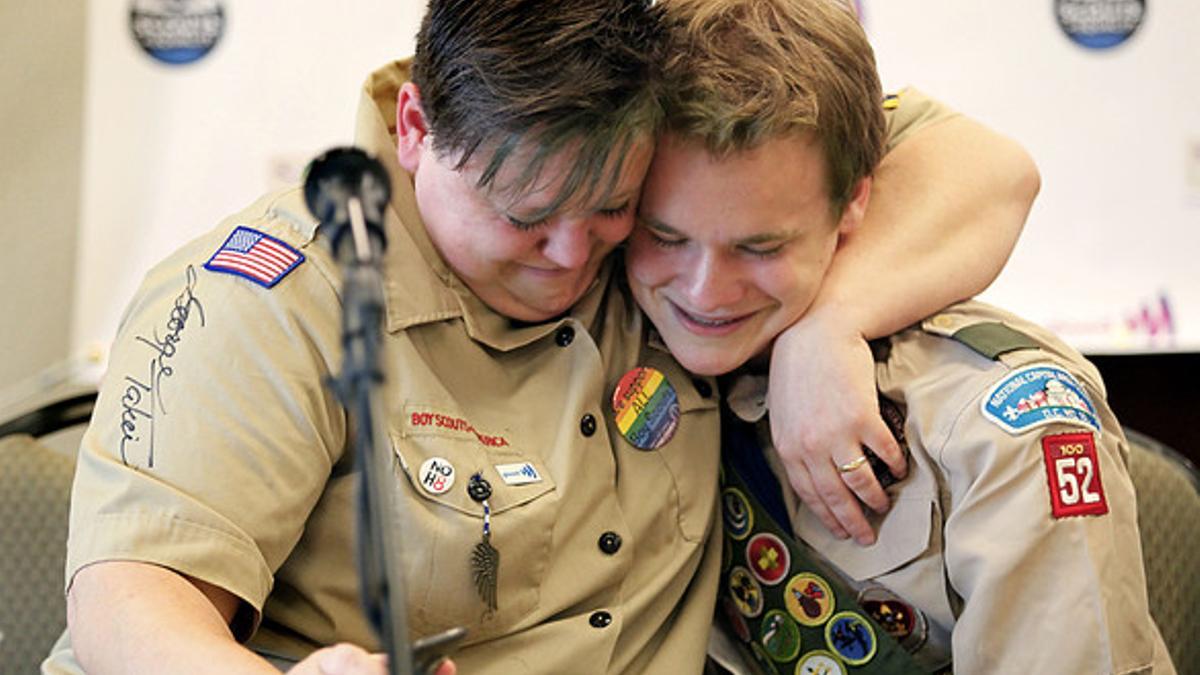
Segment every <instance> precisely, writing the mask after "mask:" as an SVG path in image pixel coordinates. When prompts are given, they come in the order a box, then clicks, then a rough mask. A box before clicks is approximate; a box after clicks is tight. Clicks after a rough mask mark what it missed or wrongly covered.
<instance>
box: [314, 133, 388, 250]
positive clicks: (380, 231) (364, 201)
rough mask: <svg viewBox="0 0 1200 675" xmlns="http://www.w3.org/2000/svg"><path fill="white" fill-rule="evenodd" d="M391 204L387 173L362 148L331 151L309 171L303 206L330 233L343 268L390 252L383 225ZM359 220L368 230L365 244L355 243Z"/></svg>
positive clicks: (318, 159) (362, 242) (343, 148)
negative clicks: (344, 265) (306, 206)
mask: <svg viewBox="0 0 1200 675" xmlns="http://www.w3.org/2000/svg"><path fill="white" fill-rule="evenodd" d="M390 198H391V181H390V179H389V178H388V173H387V169H385V168H384V167H383V164H381V163H380V162H379V160H377V159H375V158H374V157H372V156H370V155H369V154H367V153H366V152H364V151H363V150H361V149H359V148H355V147H342V148H334V149H332V150H328V151H326V152H324V153H322V154H321V155H320V156H318V157H317V158H316V159H314V160H313V161H312V162H310V163H309V165H308V168H307V169H306V170H305V177H304V201H305V203H307V204H308V210H309V211H310V212H312V214H313V216H315V217H316V218H317V220H318V221H320V223H321V225H322V226H323V227H327V228H329V229H330V231H329V240H330V243H331V245H332V247H333V251H334V255H335V256H336V257H337V259H338V260H339V261H340V262H342V263H343V264H346V263H349V262H360V263H365V262H368V261H370V260H375V259H377V258H378V255H379V251H382V250H383V249H384V248H385V247H386V246H387V237H386V235H385V234H384V228H383V222H384V213H385V212H386V210H387V204H388V200H389V199H390ZM355 220H359V221H361V222H362V224H363V225H364V226H365V229H366V232H365V234H366V235H367V236H366V238H365V240H359V241H356V235H354V234H353V227H352V223H353V222H354V221H355ZM348 235H349V236H348ZM360 236H361V235H360ZM364 256H365V258H364Z"/></svg>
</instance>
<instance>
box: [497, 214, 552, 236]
mask: <svg viewBox="0 0 1200 675" xmlns="http://www.w3.org/2000/svg"><path fill="white" fill-rule="evenodd" d="M504 218H505V220H507V221H508V224H509V225H512V226H513V227H515V228H517V230H519V231H521V232H528V231H530V230H536V229H537V228H539V227H541V226H543V225H545V224H546V222H547V221H548V220H549V218H542V219H541V220H534V221H524V220H521V219H519V218H517V217H516V216H512V215H505V216H504Z"/></svg>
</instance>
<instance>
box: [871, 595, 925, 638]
mask: <svg viewBox="0 0 1200 675" xmlns="http://www.w3.org/2000/svg"><path fill="white" fill-rule="evenodd" d="M858 604H859V605H861V606H862V608H863V609H864V610H865V611H866V612H867V614H868V615H870V617H871V618H872V619H874V620H875V623H877V624H879V626H880V628H883V630H884V632H886V633H887V634H888V635H890V636H891V637H892V639H894V640H895V641H896V642H898V643H900V646H901V647H903V648H904V649H905V650H906V651H908V652H913V651H916V650H917V649H918V648H920V646H921V645H923V644H925V637H926V635H927V634H928V628H927V625H926V623H925V615H924V614H923V613H922V612H921V611H920V610H919V609H916V608H915V607H913V606H912V605H911V604H909V603H907V602H905V601H904V600H902V599H900V597H899V596H897V595H896V594H895V593H892V592H891V591H890V590H888V589H886V588H884V587H882V586H869V587H867V588H864V589H863V590H862V591H861V592H860V593H859V594H858Z"/></svg>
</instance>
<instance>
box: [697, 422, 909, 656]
mask: <svg viewBox="0 0 1200 675" xmlns="http://www.w3.org/2000/svg"><path fill="white" fill-rule="evenodd" d="M730 423H732V425H734V426H736V427H740V428H739V429H729V428H728V427H727V429H726V434H731V433H741V434H751V435H752V434H753V433H754V430H753V427H752V426H751V425H748V424H746V423H744V422H740V421H734V420H732V419H730V416H725V418H723V419H722V424H727V425H729V424H730ZM725 445H729V444H728V443H726V444H725ZM738 445H742V444H738ZM744 447H745V446H744V445H743V448H744ZM726 450H727V451H729V450H731V448H726ZM721 507H722V513H723V516H724V522H723V525H724V537H725V541H724V545H725V555H724V562H723V564H722V568H721V569H722V573H721V594H720V597H719V599H718V603H717V604H718V609H717V615H718V620H719V621H721V623H722V624H723V625H724V626H725V627H726V628H727V629H728V630H729V632H730V633H731V634H732V635H734V636H736V637H737V638H738V640H740V641H741V647H742V648H743V649H744V650H745V651H747V652H749V653H750V655H752V656H753V657H754V660H755V661H756V662H757V664H758V666H759V667H760V668H761V669H762V671H763V672H765V673H783V674H786V675H791V674H792V673H797V674H805V675H807V674H809V673H822V674H825V675H839V674H840V675H850V674H852V673H867V674H871V673H880V674H895V673H927V672H928V671H926V670H924V669H922V668H921V667H920V666H918V665H917V664H916V662H915V661H914V660H913V658H912V656H911V655H910V654H909V653H908V652H906V651H905V650H904V649H903V648H902V647H901V646H900V644H899V643H897V642H896V640H895V639H894V638H892V637H891V636H890V635H889V634H888V633H887V632H886V631H885V630H884V629H883V628H882V627H881V626H880V625H879V624H878V623H876V621H875V620H873V619H872V618H871V616H870V615H869V613H868V612H867V611H866V610H864V608H863V607H862V606H860V605H859V604H858V602H857V601H856V598H857V594H856V593H855V592H854V591H853V590H852V589H850V588H848V587H847V586H846V584H845V583H844V582H842V581H841V579H840V578H839V577H838V576H837V575H836V574H832V573H830V571H828V570H827V567H828V566H827V565H826V564H825V563H824V562H822V561H820V560H819V559H818V558H817V557H816V556H815V555H814V554H813V553H812V552H811V551H810V550H809V548H808V546H807V545H806V544H805V543H804V542H803V541H801V540H799V539H797V538H796V537H794V536H791V535H790V534H787V533H785V531H784V530H783V528H781V527H780V526H779V524H778V523H777V522H776V520H775V518H773V517H771V515H770V513H769V511H768V509H767V508H766V507H764V506H763V505H762V503H761V502H760V501H759V500H758V499H757V498H756V497H755V495H754V493H753V492H751V490H750V489H749V487H748V486H747V484H746V482H745V481H744V480H743V478H742V476H741V475H740V474H739V473H738V471H737V469H736V468H734V466H733V464H732V463H731V462H730V461H728V458H726V457H723V458H722V462H721Z"/></svg>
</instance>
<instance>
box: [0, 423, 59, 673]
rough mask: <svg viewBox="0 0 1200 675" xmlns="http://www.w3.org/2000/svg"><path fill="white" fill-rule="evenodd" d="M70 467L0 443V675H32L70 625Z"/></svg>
mask: <svg viewBox="0 0 1200 675" xmlns="http://www.w3.org/2000/svg"><path fill="white" fill-rule="evenodd" d="M74 472H75V462H74V460H72V459H71V458H70V457H67V456H65V455H63V454H62V453H60V452H56V451H54V450H51V449H50V448H49V447H47V446H45V445H43V444H42V443H40V442H39V441H37V440H36V439H35V438H34V437H32V436H30V435H28V434H14V435H10V436H5V437H2V438H0V598H2V600H0V633H2V634H3V637H0V673H36V672H38V666H39V665H40V664H41V662H42V660H43V659H44V658H46V655H47V654H48V653H49V652H50V647H51V646H52V645H53V644H54V641H55V640H56V639H58V636H59V634H60V633H62V631H63V629H64V628H65V627H66V625H67V614H66V602H65V599H64V597H63V570H64V569H65V567H66V555H67V518H68V512H69V509H70V500H71V479H72V476H73V475H74Z"/></svg>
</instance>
